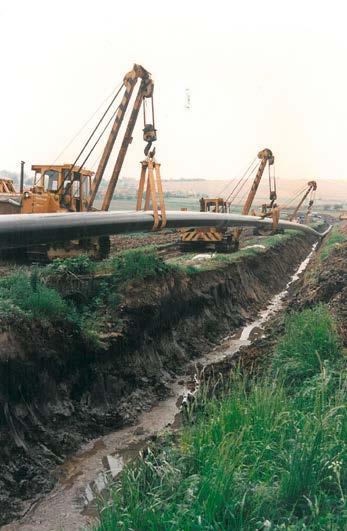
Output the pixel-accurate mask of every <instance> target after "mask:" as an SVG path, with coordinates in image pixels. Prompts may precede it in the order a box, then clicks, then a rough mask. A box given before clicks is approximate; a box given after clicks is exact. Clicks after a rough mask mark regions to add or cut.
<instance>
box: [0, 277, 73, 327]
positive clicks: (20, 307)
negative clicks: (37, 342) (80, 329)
mask: <svg viewBox="0 0 347 531" xmlns="http://www.w3.org/2000/svg"><path fill="white" fill-rule="evenodd" d="M69 314H70V312H69V307H68V305H67V303H66V302H65V301H64V300H63V298H62V297H61V296H60V295H59V293H58V292H57V291H56V290H54V289H51V288H48V287H47V286H45V285H44V284H43V283H42V282H41V281H40V280H39V278H38V275H37V273H36V271H34V272H33V273H32V274H31V275H28V274H25V273H22V272H17V273H15V274H13V275H9V276H7V277H3V278H1V279H0V315H1V317H2V320H5V319H7V318H9V319H11V318H13V317H15V316H17V317H20V316H21V317H24V316H25V317H36V318H37V317H40V318H45V319H56V318H67V317H68V316H69Z"/></svg>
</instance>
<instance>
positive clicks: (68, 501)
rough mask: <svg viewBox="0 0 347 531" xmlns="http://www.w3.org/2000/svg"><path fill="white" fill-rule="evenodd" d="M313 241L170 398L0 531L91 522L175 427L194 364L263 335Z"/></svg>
mask: <svg viewBox="0 0 347 531" xmlns="http://www.w3.org/2000/svg"><path fill="white" fill-rule="evenodd" d="M316 245H317V244H315V245H314V246H313V248H312V251H311V252H310V254H309V255H308V256H307V258H306V259H305V260H304V261H303V262H302V263H301V264H300V266H299V268H298V269H297V271H296V272H295V273H294V275H293V276H292V277H291V279H290V281H289V282H288V284H287V286H286V288H285V289H284V290H283V291H281V292H280V293H278V294H277V295H275V296H274V297H273V299H272V301H271V302H270V304H269V305H268V306H267V308H266V309H265V310H263V311H262V312H260V314H259V315H258V317H257V319H255V320H254V321H252V322H251V323H249V324H248V325H246V326H245V327H244V328H242V329H240V330H239V331H238V332H237V333H236V334H233V335H231V336H228V337H226V338H224V339H223V340H222V341H221V343H220V344H219V345H218V346H216V347H215V348H214V349H213V350H212V351H211V352H209V353H208V354H206V355H205V356H202V357H201V358H198V359H195V360H194V361H193V362H191V364H190V365H189V367H188V368H187V371H186V375H185V376H184V377H181V378H179V379H176V380H174V381H172V383H171V385H170V395H171V396H170V397H169V398H167V399H165V400H163V401H161V402H158V403H157V405H155V406H154V407H153V408H152V409H151V410H150V411H146V412H143V413H142V414H141V415H140V416H139V418H138V422H137V424H136V425H135V426H130V427H128V426H127V427H124V428H122V429H119V430H117V431H115V432H113V433H109V434H108V435H105V436H103V437H99V438H97V439H95V440H93V441H90V442H89V443H88V444H87V445H85V446H84V447H83V448H82V449H81V450H80V451H79V452H78V453H77V454H75V455H74V456H72V457H69V458H67V459H66V460H65V462H64V463H63V464H62V465H61V466H59V467H58V468H57V469H56V471H55V474H56V476H57V477H58V483H57V485H56V487H55V488H54V489H53V491H52V492H51V493H50V494H49V495H47V496H46V497H45V498H43V499H42V500H40V501H39V502H37V503H36V504H35V505H33V506H32V507H31V509H30V510H29V511H28V512H27V514H26V515H25V516H24V517H23V518H22V519H20V520H18V521H16V522H14V523H12V524H8V525H6V526H3V527H2V528H1V529H2V531H5V530H6V531H19V530H21V531H58V530H59V531H61V530H65V531H70V530H71V531H72V530H78V529H80V528H82V527H85V526H88V525H89V524H92V523H93V522H95V518H96V499H97V497H98V496H99V495H100V493H102V492H103V491H104V489H105V487H106V486H107V484H108V482H110V481H111V480H112V479H114V478H115V477H116V476H117V475H118V474H119V472H120V471H121V470H122V468H123V467H124V464H126V463H127V462H129V460H131V459H132V458H133V457H135V456H136V455H137V454H138V452H139V451H140V450H141V449H143V448H144V447H145V446H146V442H147V441H148V439H149V438H150V437H151V436H153V435H155V434H157V433H158V432H160V431H161V430H163V429H164V428H166V427H168V426H170V427H171V429H175V428H177V427H179V424H180V413H179V412H180V408H181V404H182V402H183V401H184V400H185V399H187V396H188V395H189V394H190V393H194V392H195V391H196V388H197V384H198V380H197V378H196V377H194V374H196V373H197V370H196V367H200V368H201V367H204V366H207V365H213V364H214V363H217V362H220V361H221V360H223V359H226V358H228V359H230V358H232V357H233V356H235V354H236V353H237V352H238V351H239V349H240V348H241V347H242V346H244V345H249V344H250V343H252V341H254V340H255V339H258V338H259V337H261V336H262V334H263V327H264V324H265V323H266V321H267V320H268V319H269V318H270V317H271V316H272V315H273V314H274V313H276V312H278V311H279V310H280V309H281V308H282V307H283V306H284V304H285V297H286V295H287V293H288V289H289V286H290V285H291V284H292V283H293V282H295V281H296V280H298V278H299V275H300V274H301V273H302V272H303V271H304V270H305V269H306V267H307V265H308V263H309V261H310V258H311V256H312V254H313V253H314V251H315V248H316Z"/></svg>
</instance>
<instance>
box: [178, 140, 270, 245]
mask: <svg viewBox="0 0 347 531" xmlns="http://www.w3.org/2000/svg"><path fill="white" fill-rule="evenodd" d="M257 158H258V159H260V163H258V161H257ZM257 158H255V159H254V160H253V162H252V163H251V165H250V166H249V167H248V169H247V170H246V172H245V174H244V175H243V177H242V178H241V179H240V180H239V182H238V183H237V184H236V186H234V188H233V191H232V192H231V194H229V196H228V197H227V199H224V198H222V197H217V198H206V197H202V198H201V199H200V211H201V212H215V213H216V212H217V213H227V212H230V209H231V204H232V202H233V200H234V199H235V197H236V195H237V194H238V193H240V191H241V190H242V189H243V187H244V185H245V184H246V182H247V180H248V179H249V178H250V176H251V175H252V173H253V172H255V171H256V175H255V177H254V180H253V182H252V186H251V189H250V191H249V193H248V195H247V198H246V200H245V203H244V205H243V208H242V214H245V215H247V214H249V212H250V209H251V206H252V203H253V201H254V198H255V195H256V193H257V190H258V187H259V184H260V181H261V178H262V175H263V173H264V170H265V167H266V165H267V164H268V166H269V183H270V201H271V203H270V205H263V209H262V213H261V214H259V215H260V216H262V217H270V216H271V217H272V218H273V220H274V224H275V221H276V220H277V221H278V217H279V214H278V213H277V211H276V210H275V208H274V207H275V205H274V201H275V199H276V197H277V195H276V187H275V188H274V189H272V178H271V176H270V166H271V165H272V164H273V163H274V156H273V154H272V151H271V150H270V149H263V150H262V151H259V153H258V155H257ZM254 163H255V164H254ZM258 164H259V165H258ZM252 166H253V168H252V170H251V167H252ZM247 173H248V177H247ZM273 180H274V178H273ZM233 193H234V198H232V197H231V196H232V194H233ZM241 233H242V229H230V228H219V227H202V228H198V229H196V228H189V229H185V230H182V231H181V249H182V250H183V251H190V250H200V251H208V250H210V249H212V250H215V251H218V252H234V251H237V250H238V248H239V240H240V235H241Z"/></svg>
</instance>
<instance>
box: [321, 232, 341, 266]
mask: <svg viewBox="0 0 347 531" xmlns="http://www.w3.org/2000/svg"><path fill="white" fill-rule="evenodd" d="M346 239H347V237H346V234H345V233H343V232H341V230H340V228H339V227H333V229H332V230H331V232H330V234H329V235H328V237H327V239H326V241H325V243H324V248H323V249H322V252H321V255H320V256H321V259H322V260H325V259H326V258H327V257H328V256H329V254H330V253H331V251H332V250H333V249H336V247H337V246H338V245H340V244H341V243H343V242H345V241H346Z"/></svg>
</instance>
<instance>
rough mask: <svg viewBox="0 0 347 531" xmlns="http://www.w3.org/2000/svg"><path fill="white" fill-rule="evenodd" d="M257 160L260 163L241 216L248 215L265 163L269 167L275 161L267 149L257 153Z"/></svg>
mask: <svg viewBox="0 0 347 531" xmlns="http://www.w3.org/2000/svg"><path fill="white" fill-rule="evenodd" d="M258 159H260V160H261V162H260V164H259V168H258V171H257V174H256V176H255V178H254V181H253V184H252V187H251V189H250V191H249V194H248V196H247V199H246V201H245V204H244V205H243V208H242V214H249V211H250V209H251V206H252V203H253V201H254V198H255V194H256V193H257V190H258V187H259V184H260V181H261V178H262V176H263V173H264V170H265V167H266V164H267V162H268V163H269V166H271V165H272V164H273V163H274V161H275V157H274V156H273V154H272V151H271V150H270V149H267V148H265V149H262V150H261V151H259V153H258Z"/></svg>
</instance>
